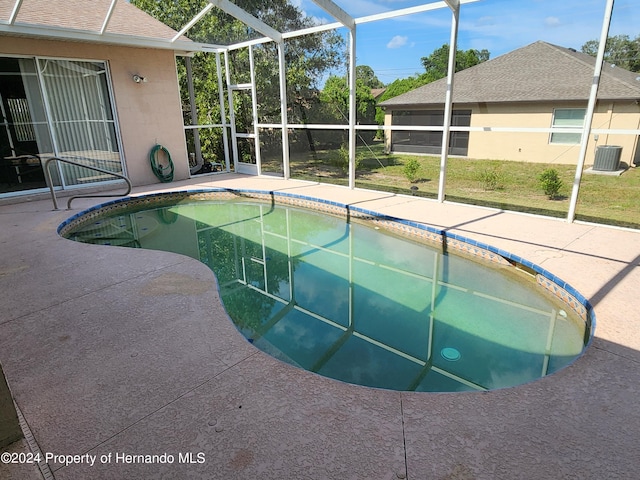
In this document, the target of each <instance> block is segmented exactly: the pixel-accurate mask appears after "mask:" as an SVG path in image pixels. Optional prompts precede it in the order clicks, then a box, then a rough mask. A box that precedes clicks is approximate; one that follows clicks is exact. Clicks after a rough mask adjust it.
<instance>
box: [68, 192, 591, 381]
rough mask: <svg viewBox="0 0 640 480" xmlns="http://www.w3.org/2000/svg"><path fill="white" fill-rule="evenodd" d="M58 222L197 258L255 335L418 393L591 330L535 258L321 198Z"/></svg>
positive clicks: (205, 202) (222, 195) (131, 207)
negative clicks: (321, 199)
mask: <svg viewBox="0 0 640 480" xmlns="http://www.w3.org/2000/svg"><path fill="white" fill-rule="evenodd" d="M302 206H305V207H313V209H308V208H301V207H302ZM319 210H322V211H319ZM59 232H60V233H61V234H62V235H63V236H65V237H67V238H70V239H72V240H76V241H81V242H88V243H96V244H103V245H119V246H127V247H136V248H149V249H158V250H166V251H171V252H177V253H182V254H185V255H189V256H191V257H194V258H196V259H198V260H200V261H202V262H204V263H205V264H207V265H208V266H209V267H210V268H211V269H212V270H213V272H214V273H215V275H216V278H217V280H218V284H219V288H220V293H221V298H222V302H223V304H224V306H225V308H226V310H227V312H228V314H229V316H230V317H231V319H232V321H233V322H234V324H235V325H236V327H237V328H238V329H239V331H240V332H242V334H243V335H244V336H245V337H246V338H247V339H248V340H249V341H250V342H251V343H253V345H255V346H256V347H258V348H259V349H261V350H263V351H264V352H267V353H269V354H270V355H272V356H274V357H276V358H279V359H281V360H283V361H285V362H288V363H290V364H292V365H296V366H298V367H301V368H304V369H306V370H309V371H312V372H316V373H318V374H320V375H323V376H326V377H331V378H335V379H338V380H342V381H345V382H349V383H355V384H360V385H365V386H372V387H380V388H386V389H394V390H415V391H428V392H452V391H467V390H488V389H496V388H504V387H509V386H514V385H519V384H522V383H526V382H529V381H532V380H534V379H537V378H540V377H543V376H545V375H547V374H550V373H553V372H555V371H557V370H558V369H560V368H562V367H564V366H566V365H567V364H569V363H570V362H572V361H573V360H574V359H575V358H576V357H578V356H579V355H580V354H581V353H582V352H583V350H584V349H585V347H586V345H587V343H588V342H589V340H590V338H591V333H592V332H591V331H592V325H593V312H592V311H591V309H590V307H589V304H588V302H587V301H586V300H585V299H584V298H582V297H581V296H580V295H579V294H578V293H577V292H575V291H573V290H572V289H571V287H569V286H567V285H564V284H562V282H561V281H560V280H559V279H557V278H555V277H554V276H553V275H551V274H548V272H545V271H544V270H542V269H540V268H538V267H536V266H535V265H532V264H529V263H528V262H525V261H524V260H522V259H519V258H517V257H514V256H511V255H509V254H507V253H506V252H500V251H497V250H495V249H492V248H491V247H488V246H485V245H478V244H477V243H475V242H471V243H469V241H464V239H462V238H460V237H457V236H455V235H451V234H447V233H446V232H443V231H439V230H436V229H433V228H430V227H425V226H422V225H418V224H414V223H411V222H406V221H398V220H397V219H390V218H389V217H383V216H379V215H376V214H374V213H373V212H368V211H364V210H359V209H357V208H353V207H347V206H345V205H340V204H336V203H332V202H322V201H314V200H312V199H308V198H304V197H299V196H292V195H286V194H275V193H271V194H269V193H266V192H262V193H260V192H251V191H244V192H230V191H226V190H224V191H206V192H179V193H173V194H169V195H167V194H165V195H153V196H149V197H141V198H136V199H125V200H124V201H115V202H109V203H107V204H104V205H102V206H98V207H96V208H94V209H91V210H89V211H87V212H83V213H81V214H79V215H76V216H75V217H73V218H71V219H70V220H68V221H67V222H65V223H64V224H62V225H61V227H60V228H59Z"/></svg>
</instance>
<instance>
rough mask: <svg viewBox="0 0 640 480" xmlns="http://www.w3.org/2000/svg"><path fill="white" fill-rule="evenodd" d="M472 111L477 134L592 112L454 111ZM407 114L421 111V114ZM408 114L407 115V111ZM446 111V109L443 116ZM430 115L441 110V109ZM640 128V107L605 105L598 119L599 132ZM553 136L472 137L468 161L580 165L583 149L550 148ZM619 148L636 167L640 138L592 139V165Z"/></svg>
mask: <svg viewBox="0 0 640 480" xmlns="http://www.w3.org/2000/svg"><path fill="white" fill-rule="evenodd" d="M458 108H460V109H471V127H472V128H474V127H475V128H487V127H494V128H542V129H549V128H551V126H552V119H553V112H554V109H556V108H586V102H584V103H575V102H573V103H572V102H566V103H553V104H549V103H505V104H498V103H494V104H473V105H455V106H454V109H458ZM404 109H407V110H408V109H410V110H419V108H415V107H412V108H409V107H406V108H404ZM404 109H403V110H404ZM441 109H442V108H440V110H441ZM424 110H438V108H437V107H431V108H424ZM391 113H392V111H391V109H388V110H387V112H386V115H385V125H387V126H390V125H391ZM638 128H640V106H639V105H637V104H636V103H635V102H634V101H620V102H612V101H599V102H598V104H597V106H596V111H595V113H594V118H593V129H626V130H637V129H638ZM549 138H550V134H549V133H547V132H543V133H528V132H499V131H471V132H470V134H469V150H468V155H467V156H468V157H469V158H475V159H495V160H516V161H525V162H536V163H557V164H575V163H576V162H577V160H578V155H579V152H580V145H567V144H556V143H553V144H552V143H550V142H549ZM385 145H386V147H387V150H389V149H391V132H390V131H388V130H387V131H386V135H385ZM599 145H617V146H621V147H622V155H621V161H622V162H626V163H627V164H629V165H631V164H632V163H633V161H634V158H637V157H635V155H636V150H637V148H638V137H637V135H631V134H599V135H598V140H597V141H596V140H595V139H594V135H591V136H590V138H589V144H588V148H587V155H586V159H585V164H586V165H592V164H593V162H594V158H595V151H596V147H597V146H599Z"/></svg>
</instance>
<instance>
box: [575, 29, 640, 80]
mask: <svg viewBox="0 0 640 480" xmlns="http://www.w3.org/2000/svg"><path fill="white" fill-rule="evenodd" d="M599 44H600V42H599V41H598V40H589V41H588V42H586V43H585V44H584V45H582V48H581V50H582V52H583V53H586V54H588V55H591V56H592V57H596V56H597V55H598V46H599ZM604 60H605V61H606V62H609V63H611V64H613V65H616V66H618V67H620V68H624V69H625V70H630V71H632V72H640V35H638V36H637V37H636V38H634V39H633V40H632V39H631V38H630V37H629V35H616V36H613V37H609V38H607V43H606V45H605V51H604Z"/></svg>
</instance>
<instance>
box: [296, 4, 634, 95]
mask: <svg viewBox="0 0 640 480" xmlns="http://www.w3.org/2000/svg"><path fill="white" fill-rule="evenodd" d="M334 1H335V3H336V4H338V5H339V6H340V7H341V8H342V9H343V10H345V11H346V12H347V13H348V14H349V15H351V16H352V17H354V18H359V17H364V16H367V15H372V14H377V13H382V12H386V11H392V10H398V9H402V8H407V7H412V6H416V5H422V4H425V3H431V1H429V0H334ZM292 3H294V4H296V6H298V7H299V8H300V9H301V10H302V11H303V12H304V13H305V14H306V15H308V16H312V17H315V18H316V19H317V20H318V21H322V22H324V23H330V22H333V21H335V20H334V19H333V18H331V17H330V16H329V15H328V14H327V13H326V12H325V11H324V10H322V9H320V8H319V7H317V5H315V4H314V3H313V2H312V1H311V0H292ZM605 6H606V0H480V1H478V2H476V3H470V4H466V5H462V7H461V10H460V23H459V32H458V49H460V50H468V49H470V48H474V49H478V50H482V49H487V50H489V52H490V54H491V58H495V57H497V56H499V55H502V54H504V53H507V52H510V51H512V50H515V49H517V48H520V47H523V46H525V45H528V44H530V43H533V42H535V41H537V40H543V41H546V42H549V43H553V44H555V45H560V46H563V47H571V48H575V49H576V50H578V51H579V50H580V48H581V47H582V45H583V44H584V43H585V42H586V41H588V40H592V39H598V38H599V37H600V32H601V29H602V19H603V15H604V11H605ZM450 25H451V11H450V10H449V9H448V8H443V9H439V10H435V11H430V12H425V13H421V14H415V15H411V16H405V17H400V18H396V19H390V20H384V21H378V22H372V23H364V24H361V25H358V27H357V44H356V45H357V46H356V59H357V64H358V65H368V66H370V67H371V68H372V69H373V70H374V72H375V73H376V75H377V77H378V78H379V79H380V80H381V81H382V82H384V83H385V84H386V83H390V82H392V81H393V80H395V79H396V78H405V77H408V76H410V75H415V74H418V73H422V72H424V68H423V67H422V64H421V62H420V58H421V57H425V56H428V55H429V54H431V53H432V52H433V51H434V50H435V49H437V48H439V47H441V46H442V45H443V44H445V43H449V37H450ZM340 31H341V32H342V33H344V32H345V30H344V29H341V30H340ZM609 34H610V35H619V34H627V35H629V36H630V37H631V38H635V37H636V36H638V35H640V1H639V0H616V2H615V7H614V11H613V15H612V21H611V29H610V32H609Z"/></svg>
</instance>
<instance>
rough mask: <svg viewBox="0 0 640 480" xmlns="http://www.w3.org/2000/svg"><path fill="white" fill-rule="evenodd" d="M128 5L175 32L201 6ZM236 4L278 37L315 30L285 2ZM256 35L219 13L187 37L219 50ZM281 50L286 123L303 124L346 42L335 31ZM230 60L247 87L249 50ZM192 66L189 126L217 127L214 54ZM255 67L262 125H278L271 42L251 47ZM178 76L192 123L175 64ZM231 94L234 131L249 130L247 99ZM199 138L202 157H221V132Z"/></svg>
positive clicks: (136, 1) (157, 0) (181, 1)
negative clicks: (192, 113) (193, 108)
mask: <svg viewBox="0 0 640 480" xmlns="http://www.w3.org/2000/svg"><path fill="white" fill-rule="evenodd" d="M131 3H132V4H133V5H135V6H136V7H138V8H140V9H141V10H144V11H145V12H147V13H149V14H150V15H151V16H153V17H155V18H156V19H158V20H160V21H161V22H163V23H164V24H166V25H168V26H169V27H171V28H173V29H174V30H180V29H181V28H182V27H184V25H186V24H187V22H189V21H190V20H191V19H192V18H193V17H194V16H195V15H197V14H198V12H199V10H200V7H201V6H200V5H199V3H198V2H193V1H191V0H131ZM234 3H235V4H236V5H237V6H239V7H241V8H243V9H244V10H245V11H247V12H248V13H250V14H251V15H253V16H255V17H257V18H259V19H261V20H262V21H264V22H265V23H266V24H268V25H270V26H271V27H273V28H275V29H276V30H278V31H281V32H289V31H294V30H299V29H303V28H307V27H311V26H313V21H312V20H311V19H309V18H308V17H305V15H304V14H303V13H302V12H301V10H300V9H299V8H298V7H296V6H294V5H293V4H291V3H290V2H288V1H287V0H242V1H237V2H234ZM257 35H258V34H256V32H254V31H253V30H252V29H251V28H250V27H248V26H247V25H245V24H244V23H242V22H241V21H239V20H235V19H233V18H232V17H230V16H229V15H227V14H226V13H224V12H222V10H220V9H217V8H214V9H212V10H211V11H210V12H209V13H207V14H206V15H205V16H204V17H203V18H202V19H200V21H199V22H197V23H196V24H195V25H194V26H193V27H192V28H191V29H190V30H189V31H188V32H187V36H188V37H189V38H190V39H192V40H194V41H196V42H203V43H214V44H223V45H226V44H233V43H236V42H240V41H244V40H247V39H250V38H255V37H256V36H257ZM284 49H285V61H286V64H287V70H286V76H287V95H288V101H289V111H288V115H289V121H291V122H292V123H298V122H299V123H306V122H305V118H306V115H307V112H308V110H309V109H310V108H311V107H312V106H313V105H314V101H315V102H316V103H317V96H318V95H317V91H318V87H319V85H318V81H319V79H321V78H323V77H324V76H325V74H326V72H327V71H330V70H331V69H333V68H335V67H337V66H339V65H342V64H343V63H344V41H343V39H342V37H340V36H339V35H337V34H336V33H335V32H320V33H315V34H313V35H305V36H301V37H296V38H293V39H288V40H287V41H286V42H285V44H284ZM229 58H230V65H227V67H228V68H229V69H230V74H231V79H232V80H231V81H232V83H248V82H249V81H250V67H249V54H248V49H246V48H243V49H239V50H234V51H232V52H230V55H229ZM191 61H192V66H193V81H194V88H195V92H196V106H197V109H198V119H193V122H192V123H194V124H195V123H197V124H216V123H221V122H220V119H219V111H220V106H219V100H218V99H219V95H218V80H217V74H216V58H215V55H214V54H204V53H198V54H195V55H194V56H193V57H192V60H191ZM254 67H255V76H256V94H257V96H258V103H259V108H258V110H259V111H258V115H259V118H260V121H261V122H265V123H279V121H280V91H279V71H278V56H277V45H276V44H275V43H274V42H270V43H265V44H262V45H256V46H254ZM178 76H179V80H180V84H181V92H183V95H182V98H183V112H184V116H185V121H186V122H187V123H191V119H190V109H189V99H188V95H187V94H186V92H187V88H186V70H185V67H184V64H183V62H182V61H179V62H178ZM234 95H235V98H236V100H237V104H235V113H236V117H237V121H236V126H237V128H238V131H249V129H250V122H251V115H248V114H247V109H250V108H251V102H250V101H248V97H249V96H248V95H246V94H243V92H235V93H234ZM225 98H226V93H225ZM234 103H235V102H234ZM200 138H201V143H202V150H203V152H204V153H205V155H206V154H207V153H209V154H210V155H215V156H217V157H218V158H221V157H222V156H223V141H222V131H221V129H201V130H200Z"/></svg>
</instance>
